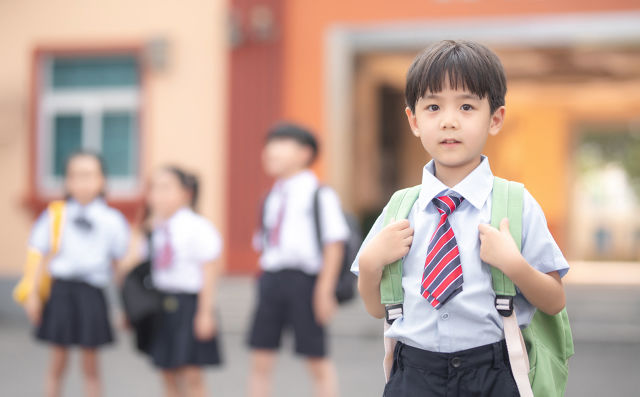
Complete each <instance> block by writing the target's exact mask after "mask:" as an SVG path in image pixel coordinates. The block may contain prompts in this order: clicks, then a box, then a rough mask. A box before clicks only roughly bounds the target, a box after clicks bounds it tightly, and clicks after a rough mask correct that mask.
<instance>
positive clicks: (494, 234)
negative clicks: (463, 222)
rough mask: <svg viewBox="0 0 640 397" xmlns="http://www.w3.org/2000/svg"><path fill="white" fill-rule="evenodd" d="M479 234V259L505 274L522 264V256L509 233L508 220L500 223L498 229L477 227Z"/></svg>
mask: <svg viewBox="0 0 640 397" xmlns="http://www.w3.org/2000/svg"><path fill="white" fill-rule="evenodd" d="M478 231H479V232H480V259H482V260H483V261H484V262H486V263H488V264H490V265H491V266H493V267H496V268H498V269H500V270H501V271H502V272H503V273H505V274H507V276H508V273H510V272H509V270H511V269H513V267H514V266H517V265H518V263H523V262H522V259H523V258H522V254H520V250H518V246H517V245H516V242H515V241H514V240H513V237H512V236H511V233H510V232H509V219H507V218H504V219H502V221H501V222H500V229H496V228H494V227H493V226H491V225H488V224H481V225H479V226H478Z"/></svg>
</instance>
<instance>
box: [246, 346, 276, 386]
mask: <svg viewBox="0 0 640 397" xmlns="http://www.w3.org/2000/svg"><path fill="white" fill-rule="evenodd" d="M275 361H276V351H275V350H267V349H254V350H252V352H251V373H250V375H249V385H248V386H249V397H267V396H269V395H271V375H272V373H273V368H274V366H275Z"/></svg>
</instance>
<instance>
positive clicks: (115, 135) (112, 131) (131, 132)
mask: <svg viewBox="0 0 640 397" xmlns="http://www.w3.org/2000/svg"><path fill="white" fill-rule="evenodd" d="M134 153H137V132H136V118H135V117H134V115H133V114H132V113H130V112H106V113H104V114H103V115H102V155H103V156H104V160H105V163H106V168H107V174H108V175H109V176H130V175H133V174H134V173H135V172H136V170H135V165H136V161H135V158H134Z"/></svg>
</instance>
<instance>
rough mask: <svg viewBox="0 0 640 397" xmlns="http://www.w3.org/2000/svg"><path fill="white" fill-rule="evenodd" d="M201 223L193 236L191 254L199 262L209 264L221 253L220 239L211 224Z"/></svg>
mask: <svg viewBox="0 0 640 397" xmlns="http://www.w3.org/2000/svg"><path fill="white" fill-rule="evenodd" d="M201 221H202V222H200V224H199V225H198V227H197V228H196V232H197V233H196V235H195V236H194V243H195V244H196V247H194V250H193V252H194V253H195V255H196V259H197V260H198V261H199V262H202V263H205V262H211V261H213V260H215V259H217V258H218V257H219V256H220V254H221V252H222V237H221V236H220V233H218V231H217V230H216V228H215V227H214V226H213V225H212V224H211V222H209V221H207V220H206V219H201Z"/></svg>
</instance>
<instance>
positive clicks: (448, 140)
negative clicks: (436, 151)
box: [440, 138, 461, 145]
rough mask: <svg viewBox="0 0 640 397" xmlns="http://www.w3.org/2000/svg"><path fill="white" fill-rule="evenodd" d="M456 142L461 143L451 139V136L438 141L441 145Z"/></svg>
mask: <svg viewBox="0 0 640 397" xmlns="http://www.w3.org/2000/svg"><path fill="white" fill-rule="evenodd" d="M457 143H461V142H460V141H459V140H457V139H453V138H447V139H443V140H441V141H440V144H442V145H455V144H457Z"/></svg>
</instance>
